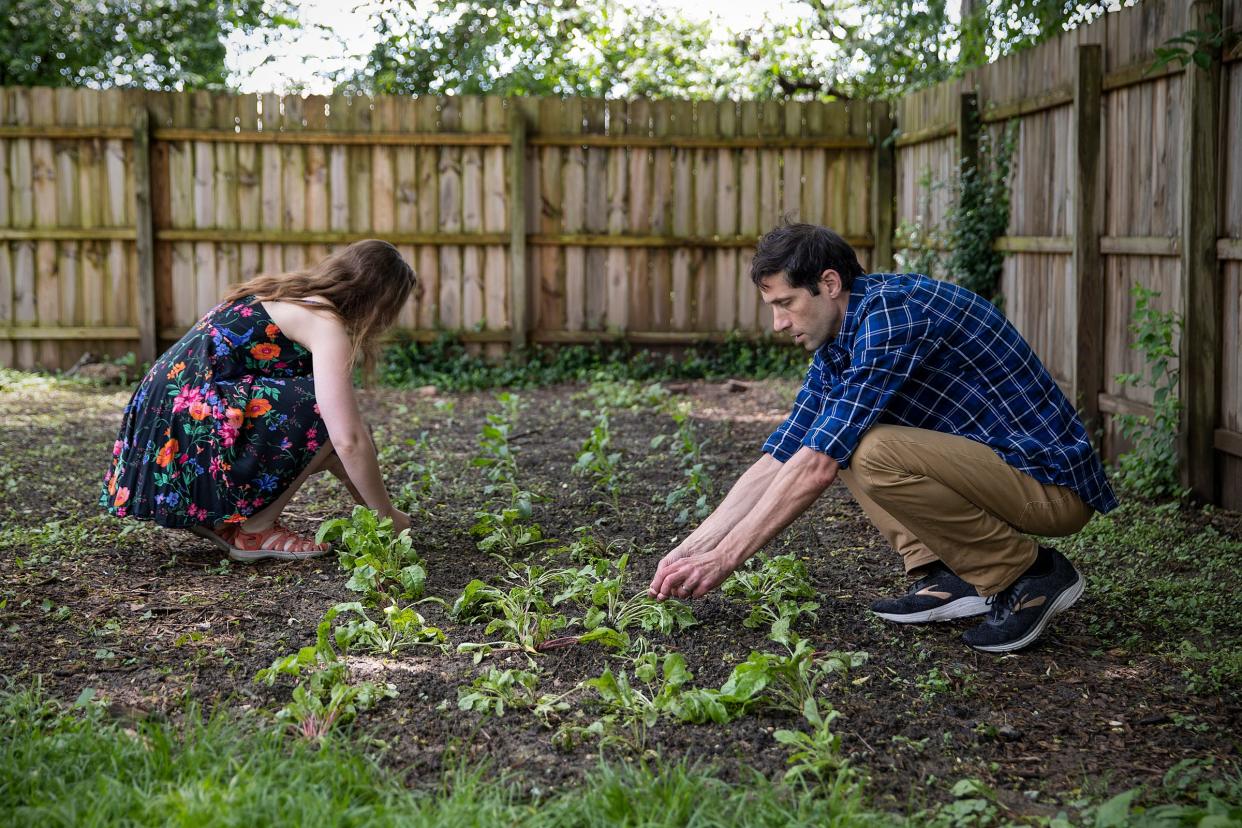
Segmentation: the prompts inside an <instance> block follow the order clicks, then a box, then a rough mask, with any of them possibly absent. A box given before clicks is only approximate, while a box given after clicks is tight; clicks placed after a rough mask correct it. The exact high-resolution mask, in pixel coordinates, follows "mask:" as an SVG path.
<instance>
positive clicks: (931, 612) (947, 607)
mask: <svg viewBox="0 0 1242 828" xmlns="http://www.w3.org/2000/svg"><path fill="white" fill-rule="evenodd" d="M871 611H872V612H874V613H875V614H876V615H878V616H880V617H881V618H883V619H884V620H886V621H896V622H897V623H898V624H926V623H927V622H929V621H951V620H953V619H954V618H969V617H970V616H972V615H982V614H983V613H985V612H987V611H988V604H987V599H986V598H983V597H982V596H980V595H979V593H978V592H976V591H975V588H974V587H972V586H971V585H970V584H968V583H966V582H965V581H963V580H962V579H961V578H959V577H957V576H956V575H954V574H953V572H952V571H951V570H950V569H949V568H948V567H947V566H945V565H944V564H943V563H941V562H940V561H936V562H935V563H934V564H932V570H931V572H929V573H927V574H926V575H924V576H923V577H922V578H919V579H918V580H917V581H915V582H914V585H913V586H911V587H910V591H909V592H907V593H906V594H905V595H903V596H901V597H900V598H882V599H881V600H879V601H876V602H875V603H874V604H872V605H871Z"/></svg>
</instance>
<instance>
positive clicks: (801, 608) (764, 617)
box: [723, 552, 819, 628]
mask: <svg viewBox="0 0 1242 828" xmlns="http://www.w3.org/2000/svg"><path fill="white" fill-rule="evenodd" d="M723 589H724V592H725V594H726V595H732V596H735V597H740V598H743V599H744V600H745V601H746V602H747V603H749V604H750V605H751V610H750V615H748V616H746V620H745V621H743V622H742V623H743V624H744V625H745V626H747V627H752V628H753V627H759V626H761V625H764V624H766V625H769V626H771V625H772V624H775V623H776V622H777V621H779V620H780V619H782V618H784V619H787V621H788V624H787V625H786V626H787V627H788V626H792V625H793V623H794V622H796V621H797V620H798V619H799V618H801V617H802V616H806V617H808V618H810V619H812V620H814V619H815V618H817V617H818V616H817V615H816V610H818V609H819V604H817V603H815V602H814V601H803V600H800V599H803V598H813V597H815V594H816V593H815V588H814V587H813V586H811V580H810V577H809V576H808V575H807V571H806V564H804V563H803V562H802V561H800V560H799V559H798V557H797V556H796V555H777V556H775V557H771V556H769V555H767V554H766V553H762V552H761V553H759V554H758V555H756V556H755V557H753V558H751V559H750V560H749V561H747V562H746V565H745V566H743V567H741V568H739V569H737V570H736V571H734V573H733V574H732V575H731V576H729V579H728V580H727V581H725V583H724V586H723Z"/></svg>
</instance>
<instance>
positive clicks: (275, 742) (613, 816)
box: [0, 686, 896, 826]
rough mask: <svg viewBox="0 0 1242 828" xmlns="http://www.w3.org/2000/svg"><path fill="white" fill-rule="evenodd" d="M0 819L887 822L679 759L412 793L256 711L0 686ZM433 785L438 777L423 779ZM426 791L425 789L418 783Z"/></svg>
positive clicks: (369, 762) (462, 776)
mask: <svg viewBox="0 0 1242 828" xmlns="http://www.w3.org/2000/svg"><path fill="white" fill-rule="evenodd" d="M0 718H2V721H0V813H3V814H5V819H4V821H5V823H6V824H9V825H15V826H27V825H29V826H56V825H73V826H91V825H173V826H178V825H194V826H200V825H221V826H228V825H237V826H254V825H316V826H320V825H323V826H326V825H358V826H362V825H366V826H371V825H377V826H378V825H415V826H417V825H428V826H432V825H435V826H454V825H463V826H464V825H480V826H494V825H512V826H595V825H598V826H605V825H608V826H611V825H634V826H638V825H643V826H661V825H668V826H699V825H702V826H708V825H710V826H778V825H780V826H784V825H788V826H800V825H806V826H825V825H882V824H892V823H893V822H894V820H895V819H896V818H892V817H888V816H886V815H882V814H876V813H873V812H868V811H867V810H866V809H865V808H864V806H863V805H862V802H861V794H860V793H859V792H858V790H857V789H856V788H854V787H852V786H839V787H838V789H836V790H833V791H819V792H818V793H812V792H811V791H810V790H808V789H805V788H801V787H796V788H795V787H789V786H782V785H779V784H774V783H770V782H768V781H767V780H765V779H762V778H760V777H756V778H754V779H752V780H749V781H747V783H746V784H745V785H741V786H733V785H730V784H727V783H726V782H724V781H722V780H720V779H719V778H717V777H715V776H714V775H713V774H712V773H711V772H710V771H708V770H703V769H697V768H693V767H688V766H686V765H684V764H676V765H672V766H667V767H656V766H653V765H607V764H601V765H599V766H598V767H597V768H595V769H593V770H592V772H591V773H589V774H588V777H587V779H586V781H585V782H584V783H583V784H582V785H581V786H579V787H577V788H574V789H572V790H566V791H563V792H559V793H552V794H549V795H544V796H542V797H541V792H539V791H538V790H536V789H534V788H531V787H529V782H528V783H527V786H526V787H519V786H518V785H517V784H516V783H515V782H513V781H509V780H505V779H503V778H502V779H488V778H487V777H486V775H485V774H484V773H482V772H480V771H479V770H471V771H459V772H456V773H452V774H449V775H448V776H446V777H445V778H444V779H442V780H440V779H437V780H425V779H424V780H414V781H415V782H416V783H417V784H418V788H415V789H411V788H406V787H405V786H403V785H402V784H401V782H400V781H399V779H398V778H397V777H396V776H395V775H394V774H393V773H391V772H389V771H387V770H385V769H383V768H381V767H380V765H379V764H378V763H377V762H376V760H375V759H374V758H372V757H371V756H369V755H367V754H366V753H365V752H364V751H363V749H362V748H361V747H360V746H359V744H358V743H356V742H353V741H350V740H349V738H348V737H344V736H338V737H333V738H330V739H328V740H326V741H325V742H323V743H322V745H321V746H317V747H316V746H312V745H310V744H308V743H305V742H301V741H297V740H294V739H293V738H292V737H290V736H288V735H287V734H286V732H285V731H284V730H281V729H278V728H276V727H274V726H272V725H270V724H267V723H266V721H265V720H263V719H261V718H259V717H258V716H255V715H253V714H251V715H248V716H229V715H227V714H225V713H218V714H217V715H215V716H212V717H208V718H204V717H203V716H201V715H199V714H198V713H196V712H194V711H193V710H190V711H189V712H187V713H186V714H185V715H184V716H180V717H178V718H179V719H181V720H182V721H181V723H180V724H175V725H174V724H170V723H166V722H150V721H148V722H143V723H139V724H137V725H126V724H124V723H119V722H115V721H112V720H110V719H108V718H107V716H106V714H105V713H104V711H103V710H102V708H101V707H100V706H99V705H98V704H96V703H94V702H92V701H90V700H84V701H81V702H80V703H79V704H77V705H74V706H73V707H72V708H66V707H64V706H62V705H60V704H58V703H56V702H54V701H50V700H48V699H46V698H45V697H44V696H43V694H42V693H41V692H40V691H39V689H38V687H37V686H36V687H35V688H33V689H25V690H18V691H10V692H7V693H4V694H3V695H2V696H0ZM428 783H432V784H430V785H429V784H428ZM428 788H430V790H427V789H428Z"/></svg>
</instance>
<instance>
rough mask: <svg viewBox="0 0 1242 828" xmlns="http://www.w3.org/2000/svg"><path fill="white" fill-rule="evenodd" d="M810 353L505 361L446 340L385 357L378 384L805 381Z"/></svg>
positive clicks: (717, 350)
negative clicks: (770, 378)
mask: <svg viewBox="0 0 1242 828" xmlns="http://www.w3.org/2000/svg"><path fill="white" fill-rule="evenodd" d="M806 364H807V355H806V351H804V350H802V349H801V348H797V347H795V346H793V345H790V344H789V343H787V342H784V341H777V340H760V341H746V340H743V339H739V338H730V339H727V340H725V341H724V342H721V343H717V344H713V345H710V346H705V347H703V348H697V347H695V348H687V349H686V350H684V351H682V352H680V353H677V354H673V353H657V352H655V351H650V350H644V349H638V348H634V347H630V346H625V345H621V346H616V345H608V344H603V343H601V344H596V345H568V346H563V347H554V348H544V347H534V348H531V349H528V350H526V351H525V352H521V353H517V354H514V353H509V354H506V356H505V357H504V358H503V359H500V360H499V361H496V360H489V359H487V358H486V357H484V356H482V355H477V354H471V353H469V352H468V351H467V350H466V348H465V346H464V345H463V344H462V343H461V342H460V340H458V339H455V338H454V337H453V335H452V334H450V333H446V334H444V335H442V336H441V337H440V338H439V339H437V340H435V341H434V342H430V343H418V342H407V343H402V344H398V345H394V346H393V347H391V348H389V349H388V350H387V351H386V352H385V354H384V359H383V361H382V365H381V368H380V377H381V379H382V381H383V382H384V383H385V384H388V385H394V386H399V387H418V386H423V385H434V386H436V387H437V388H439V389H440V390H442V391H480V390H487V389H491V388H514V389H518V388H538V387H542V386H547V385H554V384H558V383H565V382H597V381H601V380H603V381H612V382H625V381H635V382H641V383H651V382H656V381H662V380H687V379H712V380H716V379H727V378H729V377H751V378H755V379H765V378H769V377H782V378H788V379H797V378H800V377H801V376H802V375H803V374H805V373H806Z"/></svg>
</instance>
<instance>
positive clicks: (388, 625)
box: [333, 601, 444, 655]
mask: <svg viewBox="0 0 1242 828" xmlns="http://www.w3.org/2000/svg"><path fill="white" fill-rule="evenodd" d="M333 609H335V610H336V611H337V612H338V613H352V614H353V617H351V618H350V619H349V620H348V621H347V622H346V623H345V624H342V625H340V626H338V627H337V628H336V630H335V631H334V637H335V640H336V641H337V643H338V644H339V645H340V646H341V647H342V649H346V648H348V649H362V650H365V651H367V652H372V653H376V654H379V655H394V654H395V653H398V652H400V651H401V650H405V649H409V648H411V647H420V646H421V647H434V648H436V649H438V650H441V651H443V650H444V631H443V630H441V629H440V628H439V627H430V626H428V625H427V620H426V619H425V618H423V616H422V615H420V614H419V613H418V612H417V611H416V610H415V609H414V608H413V607H409V606H407V607H399V606H397V605H396V604H389V605H388V606H386V607H384V609H383V619H382V621H375V620H373V619H372V618H371V616H369V615H367V612H366V609H365V608H364V607H363V606H362V604H361V603H359V602H357V601H351V602H348V603H343V604H337V605H336V606H335V607H333Z"/></svg>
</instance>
